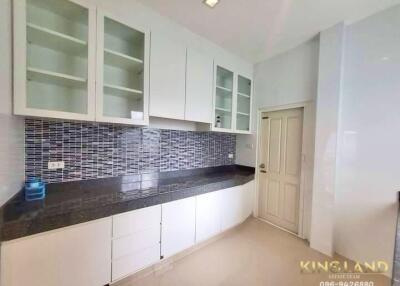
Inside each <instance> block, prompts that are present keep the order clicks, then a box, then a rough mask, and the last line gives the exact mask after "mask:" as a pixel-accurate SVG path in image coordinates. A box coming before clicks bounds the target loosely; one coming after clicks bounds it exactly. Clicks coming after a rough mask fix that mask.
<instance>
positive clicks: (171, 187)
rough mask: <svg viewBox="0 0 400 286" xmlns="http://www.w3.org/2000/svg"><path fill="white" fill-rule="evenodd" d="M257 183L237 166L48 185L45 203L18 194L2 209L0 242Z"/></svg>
mask: <svg viewBox="0 0 400 286" xmlns="http://www.w3.org/2000/svg"><path fill="white" fill-rule="evenodd" d="M253 178H254V168H250V167H244V166H238V165H234V166H221V167H212V168H202V169H194V170H185V171H174V172H163V173H151V174H141V175H131V176H123V177H115V178H107V179H95V180H85V181H76V182H68V183H57V184H48V185H47V195H46V198H45V199H44V200H42V201H36V202H26V201H25V200H24V196H23V191H20V192H19V193H18V194H17V195H16V196H15V197H14V198H12V199H11V200H10V201H8V202H7V203H6V204H5V205H3V206H2V207H1V208H0V230H1V231H0V234H1V237H0V239H1V241H7V240H12V239H16V238H20V237H24V236H28V235H32V234H36V233H40V232H44V231H49V230H53V229H57V228H61V227H65V226H70V225H74V224H78V223H83V222H87V221H91V220H95V219H99V218H104V217H108V216H111V215H114V214H118V213H123V212H127V211H131V210H135V209H140V208H144V207H148V206H153V205H158V204H162V203H166V202H170V201H174V200H178V199H183V198H187V197H192V196H196V195H199V194H204V193H208V192H213V191H217V190H220V189H225V188H229V187H233V186H237V185H242V184H244V183H246V182H249V181H251V180H252V179H253Z"/></svg>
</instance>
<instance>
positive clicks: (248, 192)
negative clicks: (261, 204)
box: [241, 180, 255, 220]
mask: <svg viewBox="0 0 400 286" xmlns="http://www.w3.org/2000/svg"><path fill="white" fill-rule="evenodd" d="M241 189H242V196H243V220H245V219H247V218H248V217H249V216H251V215H252V214H253V208H254V192H255V183H254V180H253V181H250V182H248V183H246V184H244V185H242V186H241Z"/></svg>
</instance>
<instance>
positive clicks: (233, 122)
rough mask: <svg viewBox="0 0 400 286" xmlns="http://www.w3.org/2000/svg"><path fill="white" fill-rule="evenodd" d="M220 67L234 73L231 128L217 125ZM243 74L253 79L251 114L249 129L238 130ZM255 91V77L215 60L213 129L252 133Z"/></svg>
mask: <svg viewBox="0 0 400 286" xmlns="http://www.w3.org/2000/svg"><path fill="white" fill-rule="evenodd" d="M218 67H221V68H223V69H226V70H228V71H230V72H232V73H233V89H232V112H231V116H232V118H231V128H218V127H215V108H216V97H217V95H216V93H217V91H216V90H217V70H218ZM239 76H242V77H245V78H247V79H249V80H250V81H251V89H250V115H249V131H245V130H238V129H237V128H236V123H237V110H238V107H237V101H238V100H237V99H238V77H239ZM253 91H254V81H253V77H252V76H250V75H248V74H246V73H241V72H238V71H237V69H235V68H234V67H231V66H229V65H226V64H223V63H219V62H217V61H215V62H214V83H213V107H212V109H213V110H212V117H213V118H212V123H211V130H212V131H217V132H226V133H237V134H252V117H253V116H252V114H253Z"/></svg>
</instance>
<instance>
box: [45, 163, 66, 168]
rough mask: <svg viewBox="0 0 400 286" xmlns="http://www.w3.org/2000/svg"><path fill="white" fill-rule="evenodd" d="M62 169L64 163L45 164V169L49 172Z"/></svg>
mask: <svg viewBox="0 0 400 286" xmlns="http://www.w3.org/2000/svg"><path fill="white" fill-rule="evenodd" d="M64 167H65V163H64V161H58V162H48V163H47V168H48V169H49V170H57V169H64Z"/></svg>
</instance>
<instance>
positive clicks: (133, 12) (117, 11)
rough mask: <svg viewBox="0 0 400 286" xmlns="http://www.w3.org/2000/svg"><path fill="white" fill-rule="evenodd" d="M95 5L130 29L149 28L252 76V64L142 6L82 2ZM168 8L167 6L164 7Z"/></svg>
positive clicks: (127, 0) (132, 0)
mask: <svg viewBox="0 0 400 286" xmlns="http://www.w3.org/2000/svg"><path fill="white" fill-rule="evenodd" d="M85 1H90V2H92V3H95V4H96V5H98V7H100V8H101V9H104V10H106V11H107V12H109V13H112V14H113V15H115V16H117V17H118V18H119V17H122V18H123V19H125V20H126V21H128V22H130V23H132V24H133V25H135V24H136V25H140V26H141V27H144V28H148V29H150V30H151V32H155V33H163V34H164V35H167V36H168V37H170V38H171V39H176V40H177V41H180V42H182V43H183V44H185V45H186V46H187V47H191V48H194V49H197V50H198V51H200V52H204V53H207V54H208V55H211V56H212V57H214V59H215V60H216V61H218V62H222V63H228V64H229V66H232V67H233V68H240V70H242V73H244V74H249V75H252V74H253V64H252V63H250V62H248V61H245V60H243V59H241V58H240V57H238V56H236V55H234V54H232V53H230V52H227V51H226V50H224V49H223V48H221V47H219V46H217V45H216V44H214V43H212V42H211V41H209V40H207V39H205V38H202V37H200V36H199V35H197V34H194V33H193V32H191V31H189V30H188V29H186V28H184V27H182V26H180V25H178V24H176V23H175V22H173V21H172V20H170V19H169V18H166V17H164V16H161V15H160V14H158V13H157V12H156V11H154V10H152V9H150V8H148V7H146V6H144V5H143V4H141V3H139V2H137V1H136V0H114V1H110V0H85ZM166 5H167V4H166Z"/></svg>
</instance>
